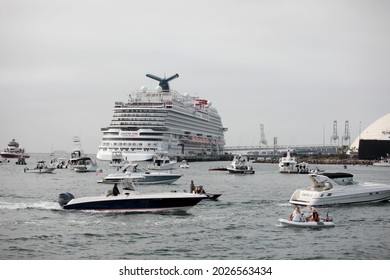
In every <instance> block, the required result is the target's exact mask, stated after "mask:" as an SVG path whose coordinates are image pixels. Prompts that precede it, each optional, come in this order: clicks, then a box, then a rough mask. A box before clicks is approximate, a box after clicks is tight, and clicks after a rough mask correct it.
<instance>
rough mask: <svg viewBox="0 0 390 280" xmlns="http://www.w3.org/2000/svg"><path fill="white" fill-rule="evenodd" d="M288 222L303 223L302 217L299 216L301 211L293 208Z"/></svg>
mask: <svg viewBox="0 0 390 280" xmlns="http://www.w3.org/2000/svg"><path fill="white" fill-rule="evenodd" d="M290 221H293V222H303V221H304V219H303V216H302V214H301V210H300V209H299V207H298V206H297V207H295V209H294V212H293V213H292V214H291V215H290Z"/></svg>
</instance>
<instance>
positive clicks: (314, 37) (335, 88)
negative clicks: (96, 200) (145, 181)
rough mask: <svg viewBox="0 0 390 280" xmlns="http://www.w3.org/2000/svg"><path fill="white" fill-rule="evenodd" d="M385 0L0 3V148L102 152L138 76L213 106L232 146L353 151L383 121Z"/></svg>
mask: <svg viewBox="0 0 390 280" xmlns="http://www.w3.org/2000/svg"><path fill="white" fill-rule="evenodd" d="M389 27H390V2H389V1H384V0H383V1H376V0H367V1H352V0H351V1H343V0H335V1H332V0H331V1H312V0H309V1H277V0H268V1H262V0H253V1H246V0H216V1H210V0H194V1H185V0H164V1H158V0H142V1H131V0H123V1H118V0H107V1H102V0H89V1H85V0H67V1H62V0H61V1H59V0H58V1H57V0H47V1H44V0H0V38H1V39H0V40H1V44H0V96H1V109H0V110H1V111H0V129H1V134H0V148H1V149H2V148H5V147H6V145H7V143H8V142H9V141H10V140H11V139H12V138H16V140H18V141H19V142H20V144H21V146H23V147H25V148H26V149H27V151H28V152H50V151H51V149H53V150H58V149H63V150H67V151H70V150H71V148H72V137H73V136H74V135H78V136H80V138H81V142H82V145H83V148H84V150H85V151H86V152H89V153H96V152H97V148H98V145H99V143H100V140H101V133H100V128H101V127H106V126H108V125H109V123H110V120H111V117H112V107H113V105H114V102H115V101H125V100H126V94H127V93H128V92H129V91H131V90H135V89H138V88H139V87H140V86H142V85H146V86H148V88H155V87H156V86H157V83H156V81H154V80H150V79H148V78H147V77H146V76H145V74H146V73H152V74H155V75H157V76H163V75H164V74H166V75H167V76H170V75H172V74H175V73H179V75H180V78H178V79H176V80H174V81H172V82H171V87H172V88H174V89H176V90H177V91H179V92H181V93H185V92H188V93H190V94H192V95H198V96H201V97H204V98H207V99H210V100H211V101H212V102H213V105H214V106H215V107H216V108H217V109H218V111H219V113H220V115H221V117H222V121H223V124H224V126H226V127H228V128H229V131H228V132H227V133H226V134H225V137H226V143H227V145H228V146H236V145H257V144H258V143H259V138H260V124H264V126H265V134H266V136H267V139H268V142H269V143H272V141H273V137H278V143H279V144H291V145H294V144H322V143H323V138H324V133H323V131H324V128H325V142H326V143H327V144H328V143H329V142H330V137H331V133H332V126H333V121H334V120H337V121H338V132H339V136H342V135H343V134H344V122H345V120H349V122H350V132H351V137H352V139H351V142H352V141H353V140H354V139H353V138H355V137H356V136H357V134H358V132H359V123H360V122H361V129H362V130H363V129H364V128H365V127H367V126H368V125H369V124H371V123H372V122H373V121H375V120H376V119H378V118H379V117H381V116H383V115H385V114H387V113H389V111H390V110H389V104H390V102H389V101H390V94H389V89H390V79H389V73H390V71H389V68H390V36H389V29H390V28H389Z"/></svg>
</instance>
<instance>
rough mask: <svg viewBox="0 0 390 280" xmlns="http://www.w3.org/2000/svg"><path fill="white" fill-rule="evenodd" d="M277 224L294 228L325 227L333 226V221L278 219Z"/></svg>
mask: <svg viewBox="0 0 390 280" xmlns="http://www.w3.org/2000/svg"><path fill="white" fill-rule="evenodd" d="M277 225H278V226H281V227H296V228H326V227H334V226H335V224H334V223H333V222H328V221H319V222H294V221H290V220H287V219H278V224H277Z"/></svg>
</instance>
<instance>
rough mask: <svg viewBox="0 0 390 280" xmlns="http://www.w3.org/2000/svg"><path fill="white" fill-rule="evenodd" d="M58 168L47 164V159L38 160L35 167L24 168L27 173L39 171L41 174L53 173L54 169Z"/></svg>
mask: <svg viewBox="0 0 390 280" xmlns="http://www.w3.org/2000/svg"><path fill="white" fill-rule="evenodd" d="M55 169H56V168H55V167H53V166H47V164H46V161H44V160H40V161H38V162H37V166H35V167H34V168H31V169H30V168H28V167H25V168H24V172H25V173H39V174H42V173H53V171H54V170H55Z"/></svg>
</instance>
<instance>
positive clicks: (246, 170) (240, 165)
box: [226, 156, 255, 174]
mask: <svg viewBox="0 0 390 280" xmlns="http://www.w3.org/2000/svg"><path fill="white" fill-rule="evenodd" d="M226 169H227V170H228V171H229V173H234V174H254V173H255V171H254V170H253V167H252V166H251V165H247V164H246V160H245V159H244V158H242V157H241V156H235V157H234V158H233V161H232V163H231V164H230V165H228V167H227V168H226Z"/></svg>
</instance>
